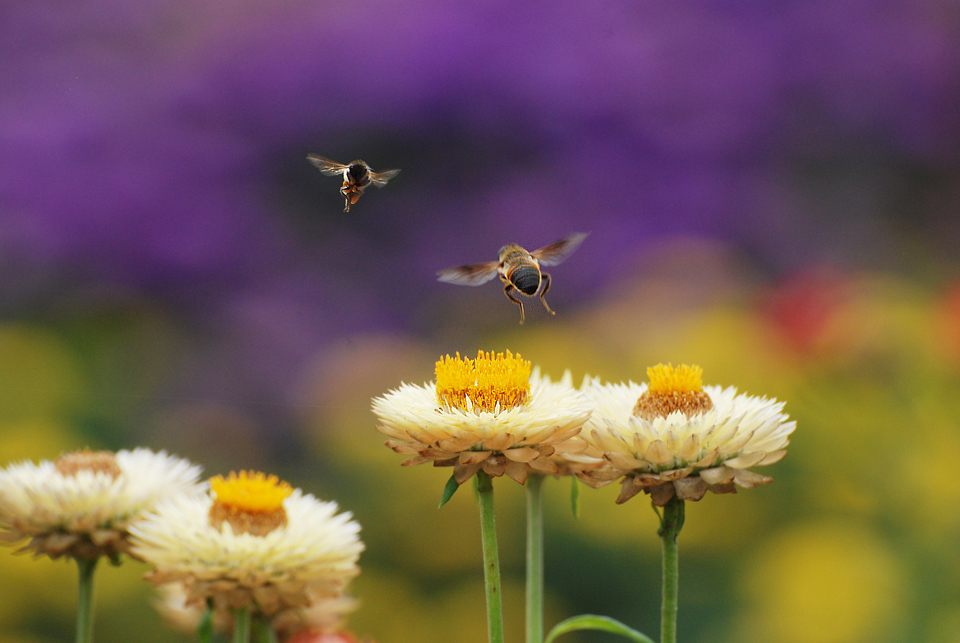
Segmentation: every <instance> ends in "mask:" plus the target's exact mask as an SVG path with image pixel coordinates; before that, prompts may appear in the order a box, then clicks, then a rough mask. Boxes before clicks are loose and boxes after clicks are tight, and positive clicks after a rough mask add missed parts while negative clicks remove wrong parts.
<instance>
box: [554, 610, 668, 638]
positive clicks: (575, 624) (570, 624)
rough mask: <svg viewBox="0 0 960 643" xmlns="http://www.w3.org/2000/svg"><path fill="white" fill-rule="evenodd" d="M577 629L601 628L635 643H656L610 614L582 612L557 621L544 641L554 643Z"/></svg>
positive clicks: (602, 630)
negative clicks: (556, 639) (558, 638)
mask: <svg viewBox="0 0 960 643" xmlns="http://www.w3.org/2000/svg"><path fill="white" fill-rule="evenodd" d="M576 630H600V631H601V632H610V633H611V634H619V635H620V636H623V637H625V638H628V639H630V640H631V641H634V642H635V643H654V640H653V639H651V638H650V637H649V636H646V635H645V634H641V633H640V632H638V631H636V630H634V629H631V628H629V627H627V626H626V625H624V624H623V623H621V622H620V621H617V620H615V619H612V618H610V617H609V616H596V615H595V614H581V615H580V616H573V617H571V618H568V619H567V620H565V621H561V622H559V623H557V624H556V625H554V626H553V629H552V630H550V633H549V634H548V635H547V639H546V641H544V643H552V642H553V639H555V638H557V637H558V636H560V635H561V634H566V633H567V632H575V631H576Z"/></svg>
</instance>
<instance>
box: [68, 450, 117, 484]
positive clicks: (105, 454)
mask: <svg viewBox="0 0 960 643" xmlns="http://www.w3.org/2000/svg"><path fill="white" fill-rule="evenodd" d="M53 468H54V469H56V471H57V473H59V474H60V475H62V476H76V475H77V473H79V472H80V471H92V472H93V473H97V472H101V473H105V474H107V475H108V476H110V477H111V478H114V479H115V478H117V477H119V476H120V474H121V473H123V472H122V471H121V470H120V465H119V464H117V458H116V455H115V454H114V453H113V452H112V451H91V450H90V449H83V450H81V451H73V452H71V453H64V454H62V455H61V456H60V457H59V458H57V459H56V460H55V461H54V463H53Z"/></svg>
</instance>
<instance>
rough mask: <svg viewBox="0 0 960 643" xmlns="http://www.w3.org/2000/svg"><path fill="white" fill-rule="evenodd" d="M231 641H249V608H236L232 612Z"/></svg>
mask: <svg viewBox="0 0 960 643" xmlns="http://www.w3.org/2000/svg"><path fill="white" fill-rule="evenodd" d="M233 643H250V608H249V607H244V608H241V609H238V610H237V611H236V612H234V614H233Z"/></svg>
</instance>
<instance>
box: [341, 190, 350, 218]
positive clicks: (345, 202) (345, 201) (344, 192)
mask: <svg viewBox="0 0 960 643" xmlns="http://www.w3.org/2000/svg"><path fill="white" fill-rule="evenodd" d="M340 194H342V195H343V211H344V212H349V211H350V185H349V184H348V183H344V184H343V187H342V188H340Z"/></svg>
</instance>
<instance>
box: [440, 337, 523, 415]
mask: <svg viewBox="0 0 960 643" xmlns="http://www.w3.org/2000/svg"><path fill="white" fill-rule="evenodd" d="M468 398H469V400H470V405H472V408H473V410H475V411H486V412H488V413H493V412H495V411H496V410H497V407H498V406H499V408H500V410H501V411H502V410H505V409H509V408H513V407H515V406H520V405H521V404H525V403H526V402H527V400H529V399H530V362H528V361H524V360H523V359H521V358H520V355H517V356H516V357H514V356H513V354H512V353H511V352H510V351H507V354H506V355H504V354H503V353H497V354H496V355H494V354H493V353H492V352H490V353H484V352H483V351H479V352H478V353H477V359H475V360H472V359H466V358H461V357H460V353H457V356H456V357H450V356H449V355H446V356H444V357H442V358H440V361H439V362H437V402H438V403H439V404H440V406H441V407H447V408H456V409H460V410H463V411H465V410H467V409H468V408H470V407H468V403H467V399H468Z"/></svg>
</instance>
